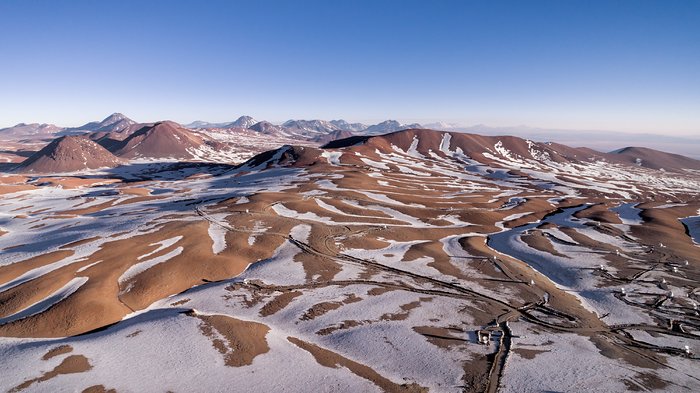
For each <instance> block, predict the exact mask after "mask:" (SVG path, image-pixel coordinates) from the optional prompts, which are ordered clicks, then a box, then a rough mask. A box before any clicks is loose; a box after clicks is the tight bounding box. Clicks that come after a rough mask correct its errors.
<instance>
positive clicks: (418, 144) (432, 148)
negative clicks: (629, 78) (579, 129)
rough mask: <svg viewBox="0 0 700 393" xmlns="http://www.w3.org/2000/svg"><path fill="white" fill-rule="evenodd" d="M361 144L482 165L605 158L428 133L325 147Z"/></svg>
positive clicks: (508, 140) (508, 139)
mask: <svg viewBox="0 0 700 393" xmlns="http://www.w3.org/2000/svg"><path fill="white" fill-rule="evenodd" d="M358 144H361V145H363V146H364V149H370V150H375V149H376V150H379V151H380V152H383V153H391V152H392V151H393V147H392V145H393V146H396V147H399V148H401V149H402V150H405V151H408V150H409V149H411V146H413V147H414V149H415V150H416V151H417V152H418V153H420V154H422V155H424V156H426V157H430V153H431V152H432V153H433V154H438V155H441V156H446V155H447V154H446V153H445V151H450V152H461V153H463V154H464V155H466V156H468V157H469V158H472V159H474V160H476V161H479V162H481V163H492V162H494V161H496V160H498V159H502V158H508V157H510V158H511V159H516V160H537V161H552V162H571V161H591V160H600V159H602V158H603V157H605V154H604V153H597V152H594V151H592V150H588V149H577V148H572V147H568V146H565V145H560V144H556V143H549V142H547V143H542V142H533V141H530V140H527V139H523V138H519V137H515V136H485V135H477V134H467V133H458V132H445V131H435V130H427V129H408V130H402V131H396V132H393V133H390V134H386V135H379V136H364V137H357V136H355V137H350V138H346V139H341V140H337V141H333V142H330V143H328V144H327V145H326V146H324V147H328V148H342V147H346V146H353V145H358Z"/></svg>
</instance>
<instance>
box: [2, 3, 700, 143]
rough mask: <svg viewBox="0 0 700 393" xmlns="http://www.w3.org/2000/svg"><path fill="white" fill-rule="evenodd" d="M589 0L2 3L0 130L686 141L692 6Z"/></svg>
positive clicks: (695, 57)
mask: <svg viewBox="0 0 700 393" xmlns="http://www.w3.org/2000/svg"><path fill="white" fill-rule="evenodd" d="M586 4H587V5H586V6H583V5H582V4H581V3H575V2H571V3H563V2H553V1H552V2H549V1H543V2H538V3H528V4H525V3H519V2H500V3H498V4H488V5H485V4H478V3H472V2H468V3H464V2H444V3H439V4H421V3H419V2H352V4H330V3H325V2H319V1H305V2H302V3H298V2H295V3H286V2H271V3H265V4H246V3H231V2H209V3H207V4H204V5H201V4H189V3H182V2H175V3H172V2H148V3H146V4H141V3H139V2H133V1H125V2H100V3H95V2H87V1H75V2H71V3H54V2H43V1H38V2H23V1H6V2H3V3H2V4H0V14H2V15H3V16H5V18H4V19H3V24H4V27H5V31H6V32H10V34H3V36H2V38H0V53H2V54H3V57H4V59H5V60H4V61H3V62H0V83H2V85H3V86H4V87H5V91H6V92H10V93H9V94H3V96H2V98H0V105H1V106H2V107H3V109H4V110H3V111H2V113H0V126H2V127H5V126H11V125H14V124H17V123H20V122H46V123H55V124H59V125H63V126H78V125H81V124H84V123H86V122H88V121H92V120H95V119H96V117H97V118H99V117H101V116H104V115H107V114H109V113H112V112H114V111H120V112H123V113H125V114H127V115H128V116H129V117H132V118H134V119H138V120H139V121H156V120H163V119H171V120H175V121H178V122H182V123H188V122H191V121H194V120H206V121H212V122H217V121H230V120H232V119H231V117H233V116H238V115H242V114H248V115H251V116H253V117H255V118H257V119H265V120H270V121H274V122H281V121H284V120H287V119H290V118H295V119H300V118H303V119H315V118H318V119H329V120H330V119H337V118H343V119H346V120H348V121H361V122H367V123H373V122H378V121H382V120H386V119H388V118H391V119H397V120H399V121H402V122H406V123H409V122H420V123H429V122H433V121H446V122H454V123H459V124H460V125H463V126H469V125H475V124H486V125H489V126H494V127H504V126H516V125H520V124H522V125H526V126H529V127H536V128H550V129H557V130H563V129H571V130H613V131H620V132H635V133H652V134H661V135H686V136H691V135H698V134H700V114H699V113H698V111H697V108H698V107H700V75H698V73H697V70H698V69H700V49H698V45H697V44H696V43H697V42H698V40H699V39H700V27H699V26H700V23H698V15H700V12H699V11H700V3H698V2H691V1H686V2H684V1H678V2H673V3H671V4H669V3H662V2H630V1H623V2H615V3H610V2H595V3H593V4H591V3H586ZM37 26H40V27H41V28H37ZM524 32H526V33H527V34H524Z"/></svg>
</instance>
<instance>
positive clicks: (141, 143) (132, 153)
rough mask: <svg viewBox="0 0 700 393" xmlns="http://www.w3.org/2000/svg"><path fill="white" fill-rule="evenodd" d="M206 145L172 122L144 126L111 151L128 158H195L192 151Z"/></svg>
mask: <svg viewBox="0 0 700 393" xmlns="http://www.w3.org/2000/svg"><path fill="white" fill-rule="evenodd" d="M202 144H204V140H203V139H202V137H201V136H199V135H197V134H196V133H194V132H192V131H190V130H188V129H186V128H184V127H182V126H181V125H179V124H177V123H175V122H172V121H162V122H158V123H155V124H153V125H148V126H144V127H142V128H141V129H139V130H138V131H136V132H134V133H133V134H131V135H130V136H129V137H128V138H126V139H124V140H123V141H119V142H114V143H113V145H112V146H111V148H110V150H112V151H113V152H114V153H115V154H116V155H117V156H120V157H126V158H141V157H143V158H183V159H191V158H194V156H193V155H192V153H191V152H190V150H192V149H196V148H198V147H200V146H202Z"/></svg>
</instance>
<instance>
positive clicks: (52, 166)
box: [16, 136, 122, 173]
mask: <svg viewBox="0 0 700 393" xmlns="http://www.w3.org/2000/svg"><path fill="white" fill-rule="evenodd" d="M121 163H122V161H121V160H120V159H119V158H117V157H115V156H114V155H113V154H112V153H110V152H109V151H108V150H107V149H105V148H104V147H102V146H100V145H98V144H97V143H95V142H93V141H91V140H90V139H88V138H86V137H84V136H62V137H60V138H57V139H54V140H53V141H52V142H51V143H49V144H48V145H47V146H45V147H44V148H43V149H41V150H39V151H38V152H36V153H35V154H33V155H32V156H30V157H29V158H27V159H26V160H25V161H23V162H22V163H21V164H20V165H19V166H18V167H17V169H16V171H18V172H34V173H61V172H75V171H80V170H85V169H96V168H105V167H110V168H111V167H115V166H117V165H119V164H121Z"/></svg>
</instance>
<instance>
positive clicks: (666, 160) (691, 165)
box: [606, 147, 700, 171]
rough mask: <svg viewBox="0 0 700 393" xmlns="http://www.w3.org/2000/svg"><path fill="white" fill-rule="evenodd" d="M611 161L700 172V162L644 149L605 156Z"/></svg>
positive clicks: (611, 153)
mask: <svg viewBox="0 0 700 393" xmlns="http://www.w3.org/2000/svg"><path fill="white" fill-rule="evenodd" d="M606 156H607V157H609V158H610V159H611V160H615V161H618V162H626V163H628V164H634V165H639V166H642V167H645V168H651V169H663V170H666V171H680V170H683V169H694V170H700V160H694V159H692V158H688V157H685V156H682V155H679V154H673V153H666V152H662V151H658V150H654V149H649V148H646V147H625V148H622V149H619V150H615V151H612V152H610V153H608V154H607V155H606Z"/></svg>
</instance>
